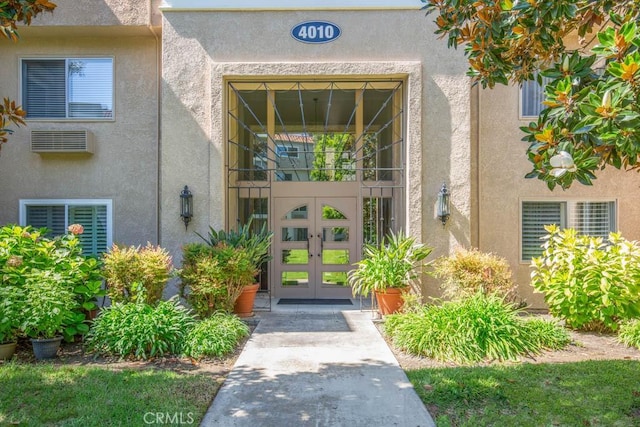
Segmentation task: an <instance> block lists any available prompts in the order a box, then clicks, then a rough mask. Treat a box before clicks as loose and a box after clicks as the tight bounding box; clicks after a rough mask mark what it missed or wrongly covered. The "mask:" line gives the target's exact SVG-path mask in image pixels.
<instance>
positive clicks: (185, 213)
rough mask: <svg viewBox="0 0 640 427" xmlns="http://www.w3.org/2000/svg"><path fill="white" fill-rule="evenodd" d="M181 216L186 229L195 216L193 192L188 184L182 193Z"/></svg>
mask: <svg viewBox="0 0 640 427" xmlns="http://www.w3.org/2000/svg"><path fill="white" fill-rule="evenodd" d="M180 217H181V218H182V221H183V222H184V229H185V230H186V229H187V227H188V226H189V222H190V221H191V218H193V194H191V191H189V187H188V186H186V185H185V186H184V190H182V192H181V193H180Z"/></svg>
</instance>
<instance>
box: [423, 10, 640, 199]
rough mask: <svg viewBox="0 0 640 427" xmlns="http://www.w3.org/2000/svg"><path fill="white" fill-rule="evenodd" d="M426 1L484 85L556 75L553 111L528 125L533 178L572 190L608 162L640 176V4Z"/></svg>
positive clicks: (551, 85)
mask: <svg viewBox="0 0 640 427" xmlns="http://www.w3.org/2000/svg"><path fill="white" fill-rule="evenodd" d="M421 1H422V2H423V3H425V4H426V5H425V6H424V10H426V11H427V14H432V13H433V14H437V16H436V18H435V23H436V25H437V27H438V30H437V31H436V34H440V35H441V36H442V37H445V38H447V39H448V46H449V47H454V48H456V47H458V46H459V45H460V46H462V45H464V49H465V55H466V56H467V58H468V61H469V66H470V67H469V71H468V74H469V75H470V76H471V77H472V79H473V80H474V82H475V83H479V84H481V85H482V87H483V88H486V87H489V88H492V87H494V86H495V84H496V83H499V84H509V83H510V82H511V83H522V82H523V81H526V80H533V79H537V80H538V82H539V83H541V84H542V77H547V78H548V80H547V81H548V83H547V84H546V86H545V101H544V106H545V108H544V109H543V110H542V112H541V113H540V116H539V117H538V119H537V121H535V122H531V123H529V125H528V126H523V127H521V128H520V129H521V130H522V131H523V132H524V137H523V141H526V142H528V143H529V148H528V150H527V156H528V158H529V161H530V162H531V163H532V164H533V170H532V171H531V172H530V173H528V174H527V175H526V177H527V178H538V179H541V180H543V181H544V182H546V183H547V185H548V186H549V188H550V189H553V188H555V186H556V185H560V186H561V187H562V188H568V187H569V186H571V184H572V183H573V182H574V181H575V180H577V181H578V182H580V183H582V184H586V185H590V184H591V182H592V180H593V179H595V178H596V172H597V170H599V169H603V168H604V167H605V166H607V165H611V166H614V167H616V168H618V169H625V170H636V171H638V170H640V158H639V153H640V73H639V72H638V70H640V29H639V28H638V25H639V20H640V0H421ZM568 36H575V37H577V38H578V44H577V47H572V48H569V47H567V45H566V44H565V43H566V41H567V38H568Z"/></svg>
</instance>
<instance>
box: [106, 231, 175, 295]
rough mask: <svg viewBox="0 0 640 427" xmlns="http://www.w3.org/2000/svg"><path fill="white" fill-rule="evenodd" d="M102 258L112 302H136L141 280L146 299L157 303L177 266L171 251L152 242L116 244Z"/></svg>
mask: <svg viewBox="0 0 640 427" xmlns="http://www.w3.org/2000/svg"><path fill="white" fill-rule="evenodd" d="M102 261H103V263H104V266H103V268H102V274H103V275H104V278H105V280H106V281H107V289H108V293H109V298H111V301H112V302H130V301H136V300H137V295H136V290H135V289H136V287H135V286H134V284H136V283H138V284H141V285H142V286H143V288H144V290H145V295H146V302H147V303H149V304H155V303H157V302H158V301H160V298H162V291H163V290H164V287H165V286H166V284H167V281H168V280H169V278H170V277H171V271H172V269H173V267H172V260H171V256H170V255H169V253H168V252H167V251H166V250H165V249H163V248H161V247H160V246H153V245H152V244H151V243H147V245H146V246H144V247H140V246H128V247H127V246H118V245H116V244H114V245H113V246H112V248H111V250H110V251H109V252H108V253H106V254H104V256H103V257H102Z"/></svg>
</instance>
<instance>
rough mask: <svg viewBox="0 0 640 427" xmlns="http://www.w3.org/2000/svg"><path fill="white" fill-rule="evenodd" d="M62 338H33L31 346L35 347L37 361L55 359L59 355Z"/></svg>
mask: <svg viewBox="0 0 640 427" xmlns="http://www.w3.org/2000/svg"><path fill="white" fill-rule="evenodd" d="M61 342H62V337H55V338H46V339H44V338H43V339H40V338H32V339H31V345H32V346H33V354H34V355H35V356H36V359H37V360H46V359H55V358H56V356H57V355H58V349H59V348H60V343H61Z"/></svg>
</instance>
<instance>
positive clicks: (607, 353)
mask: <svg viewBox="0 0 640 427" xmlns="http://www.w3.org/2000/svg"><path fill="white" fill-rule="evenodd" d="M376 325H377V326H378V329H379V330H380V333H381V334H382V335H383V337H384V333H383V331H382V326H383V323H382V322H377V323H376ZM569 334H570V335H571V337H572V339H573V342H572V343H571V344H570V345H569V346H568V347H567V348H566V349H564V350H558V351H545V352H543V353H542V354H540V355H538V356H535V357H531V358H529V357H527V358H522V359H521V362H523V363H569V362H582V361H587V360H636V361H640V350H638V349H637V348H634V347H627V346H626V345H624V344H621V343H619V342H618V341H617V340H616V336H615V335H613V334H601V333H597V332H581V331H571V330H569ZM385 340H387V344H389V347H390V348H391V350H392V351H393V353H394V355H395V357H396V359H397V360H398V363H399V364H400V366H401V367H402V368H403V369H404V370H413V369H421V368H431V367H437V368H441V367H452V366H458V365H456V364H454V363H445V362H439V361H437V360H433V359H429V358H425V357H417V356H413V355H411V354H408V353H406V352H404V351H402V350H400V349H398V348H396V347H394V346H393V344H392V343H390V342H389V340H388V339H387V338H386V337H385ZM505 363H514V362H505Z"/></svg>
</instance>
